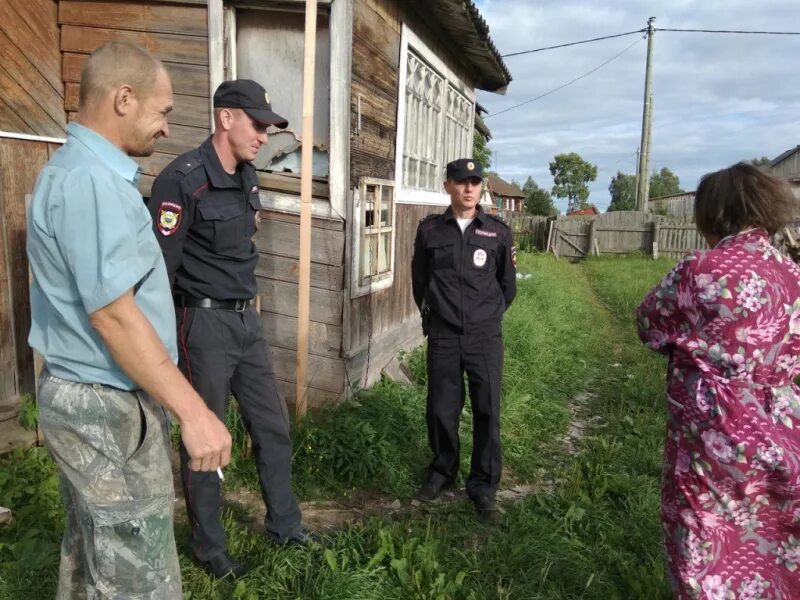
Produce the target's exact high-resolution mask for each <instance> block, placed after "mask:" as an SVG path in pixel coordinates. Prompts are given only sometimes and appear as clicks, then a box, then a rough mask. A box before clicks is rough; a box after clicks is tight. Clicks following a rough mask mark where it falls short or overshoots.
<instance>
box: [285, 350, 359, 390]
mask: <svg viewBox="0 0 800 600" xmlns="http://www.w3.org/2000/svg"><path fill="white" fill-rule="evenodd" d="M296 357H297V353H296V352H295V351H294V350H286V349H285V348H278V347H273V348H272V361H273V364H274V368H275V373H276V374H277V375H278V377H280V378H281V379H283V380H284V381H291V380H293V379H295V372H296V367H295V362H296ZM308 382H309V383H308V385H309V387H313V388H317V389H320V390H325V391H327V392H333V393H337V394H341V393H342V392H343V391H344V386H345V383H344V382H345V372H344V361H342V360H341V359H338V358H336V359H334V358H326V357H322V356H316V355H313V354H310V355H309V356H308Z"/></svg>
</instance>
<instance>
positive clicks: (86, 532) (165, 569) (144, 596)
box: [38, 369, 181, 600]
mask: <svg viewBox="0 0 800 600" xmlns="http://www.w3.org/2000/svg"><path fill="white" fill-rule="evenodd" d="M38 402H39V423H40V425H41V427H42V430H43V431H44V434H45V442H46V444H47V446H48V449H49V450H50V452H51V454H52V455H53V458H54V459H55V461H56V463H57V464H58V470H59V477H60V483H61V496H62V500H63V502H64V509H65V511H66V526H65V530H64V539H63V540H62V544H61V565H60V569H59V579H58V592H57V594H56V599H57V600H67V599H69V600H72V599H73V598H85V599H87V600H105V599H111V598H115V599H125V600H174V599H179V598H181V574H180V565H179V564H178V555H177V551H176V549H175V535H174V532H173V521H172V518H173V510H174V502H175V497H174V491H173V487H172V470H171V468H170V454H169V431H168V421H167V415H166V412H165V411H164V409H163V408H162V407H161V406H160V405H158V404H157V403H156V402H155V401H154V400H152V399H151V398H150V397H149V396H147V394H145V393H143V392H140V391H133V392H131V391H125V390H120V389H116V388H112V387H109V386H104V385H99V384H83V383H74V382H70V381H65V380H63V379H59V378H58V377H54V376H53V375H50V374H49V373H48V371H47V369H44V370H43V372H42V375H41V377H40V379H39V389H38Z"/></svg>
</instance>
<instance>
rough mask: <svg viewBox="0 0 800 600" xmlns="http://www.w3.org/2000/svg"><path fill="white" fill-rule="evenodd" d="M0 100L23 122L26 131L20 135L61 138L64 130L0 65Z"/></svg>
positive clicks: (0, 64)
mask: <svg viewBox="0 0 800 600" xmlns="http://www.w3.org/2000/svg"><path fill="white" fill-rule="evenodd" d="M0 98H2V100H3V102H4V103H5V105H6V106H7V107H8V108H9V109H10V110H11V111H12V112H13V113H15V115H16V116H17V117H18V119H19V120H20V121H23V122H24V123H25V125H26V127H27V128H26V129H23V130H22V131H21V133H32V134H34V135H44V136H52V137H63V135H64V128H63V127H62V125H60V124H59V123H58V122H56V121H54V120H53V118H52V117H51V116H50V115H49V114H48V113H47V111H45V110H44V109H43V108H42V107H41V106H39V104H38V103H37V102H36V101H35V100H34V99H33V98H32V97H31V96H30V94H29V93H28V91H27V90H26V89H25V88H24V87H23V86H22V85H20V84H19V83H18V82H17V81H16V80H15V79H14V77H13V76H12V75H11V74H10V73H9V72H8V71H7V70H6V68H5V67H4V66H3V64H2V63H0Z"/></svg>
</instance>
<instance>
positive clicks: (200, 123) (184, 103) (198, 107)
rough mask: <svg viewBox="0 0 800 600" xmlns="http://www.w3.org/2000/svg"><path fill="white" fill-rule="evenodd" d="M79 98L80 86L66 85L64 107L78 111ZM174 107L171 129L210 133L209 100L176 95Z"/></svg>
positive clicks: (170, 121) (169, 119) (170, 117)
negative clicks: (174, 127) (183, 127)
mask: <svg viewBox="0 0 800 600" xmlns="http://www.w3.org/2000/svg"><path fill="white" fill-rule="evenodd" d="M79 98H80V84H79V83H72V82H68V83H67V84H66V96H65V98H64V107H65V108H66V109H67V110H68V111H77V110H78V100H79ZM173 106H174V108H173V109H172V112H171V113H169V116H168V121H169V124H170V127H172V125H187V126H189V127H199V128H201V129H203V130H204V131H206V132H207V131H209V129H208V127H209V123H210V120H211V108H210V107H209V104H208V98H205V97H201V96H184V95H182V94H174V96H173ZM187 149H188V148H187Z"/></svg>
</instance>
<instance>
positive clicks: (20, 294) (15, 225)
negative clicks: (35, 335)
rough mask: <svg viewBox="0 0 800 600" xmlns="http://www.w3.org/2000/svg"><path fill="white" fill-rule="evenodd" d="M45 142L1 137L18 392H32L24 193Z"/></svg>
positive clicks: (0, 190)
mask: <svg viewBox="0 0 800 600" xmlns="http://www.w3.org/2000/svg"><path fill="white" fill-rule="evenodd" d="M48 155H49V153H48V147H47V144H45V143H41V142H27V141H21V140H8V139H6V140H0V194H2V196H3V213H2V214H3V218H4V220H5V234H6V253H7V258H8V263H9V271H10V273H9V274H10V280H11V302H12V310H13V315H14V317H13V324H14V338H15V340H16V342H17V343H16V346H17V348H16V354H17V357H16V361H17V382H18V386H19V392H20V393H28V392H33V391H34V389H35V385H34V379H33V354H32V352H31V349H30V348H29V347H28V344H27V343H26V340H27V339H28V331H29V330H30V324H31V321H30V312H31V308H30V295H29V286H28V258H27V254H26V252H25V230H26V222H25V221H26V219H25V216H26V215H25V195H26V194H29V193H31V191H32V190H33V186H34V184H35V183H36V176H37V175H38V173H39V171H40V170H41V169H42V167H44V165H45V163H46V162H47V160H48Z"/></svg>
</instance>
